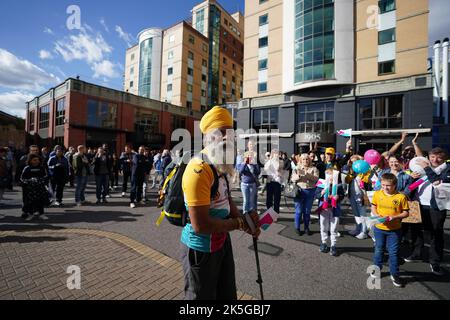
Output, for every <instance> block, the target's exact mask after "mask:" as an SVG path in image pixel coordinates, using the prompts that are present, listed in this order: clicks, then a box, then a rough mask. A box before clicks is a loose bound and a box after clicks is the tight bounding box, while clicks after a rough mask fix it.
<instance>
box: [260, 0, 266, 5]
mask: <svg viewBox="0 0 450 320" xmlns="http://www.w3.org/2000/svg"><path fill="white" fill-rule="evenodd" d="M267 1H268V0H259V4H263V3H265V2H267Z"/></svg>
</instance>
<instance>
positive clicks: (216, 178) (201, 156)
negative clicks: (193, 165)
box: [196, 153, 231, 199]
mask: <svg viewBox="0 0 450 320" xmlns="http://www.w3.org/2000/svg"><path fill="white" fill-rule="evenodd" d="M196 157H197V158H199V159H201V160H202V161H204V162H205V163H207V164H208V165H209V167H210V168H211V171H212V172H213V175H214V183H213V185H212V187H211V199H214V197H215V196H216V194H217V192H218V191H219V178H220V176H219V173H218V172H217V169H216V167H215V166H214V165H213V164H212V163H211V161H210V160H209V158H208V156H207V155H206V154H204V153H200V154H197V155H196ZM222 177H223V178H224V179H225V182H226V183H227V190H228V195H231V193H230V184H229V182H228V178H227V176H226V175H222Z"/></svg>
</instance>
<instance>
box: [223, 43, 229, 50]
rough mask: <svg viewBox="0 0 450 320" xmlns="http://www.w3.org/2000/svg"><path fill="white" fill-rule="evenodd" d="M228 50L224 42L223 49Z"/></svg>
mask: <svg viewBox="0 0 450 320" xmlns="http://www.w3.org/2000/svg"><path fill="white" fill-rule="evenodd" d="M227 50H228V46H227V45H226V44H224V45H223V51H225V52H226V51H227Z"/></svg>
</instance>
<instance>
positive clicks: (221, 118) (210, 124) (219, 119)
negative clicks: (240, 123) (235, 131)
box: [200, 106, 233, 133]
mask: <svg viewBox="0 0 450 320" xmlns="http://www.w3.org/2000/svg"><path fill="white" fill-rule="evenodd" d="M223 127H233V118H232V117H231V114H230V112H228V110H227V109H225V108H222V107H219V106H216V107H214V108H212V109H211V110H209V111H208V112H207V113H205V115H204V116H203V118H202V120H201V121H200V130H201V132H202V133H207V132H208V131H210V130H212V129H218V128H223Z"/></svg>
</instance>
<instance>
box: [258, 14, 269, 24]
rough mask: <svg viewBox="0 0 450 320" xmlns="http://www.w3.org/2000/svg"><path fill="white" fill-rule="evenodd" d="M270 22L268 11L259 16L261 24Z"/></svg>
mask: <svg viewBox="0 0 450 320" xmlns="http://www.w3.org/2000/svg"><path fill="white" fill-rule="evenodd" d="M268 23H269V15H268V14H267V13H266V14H265V15H262V16H260V17H259V25H260V26H263V25H265V24H268Z"/></svg>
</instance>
